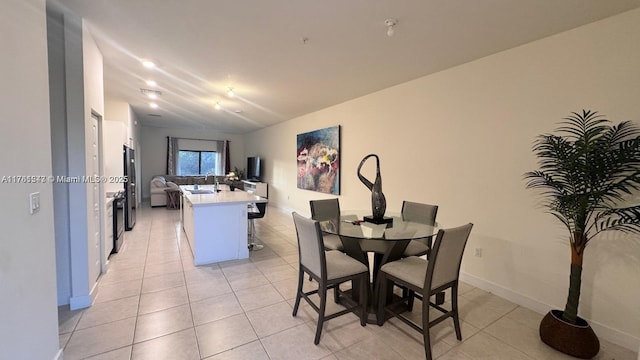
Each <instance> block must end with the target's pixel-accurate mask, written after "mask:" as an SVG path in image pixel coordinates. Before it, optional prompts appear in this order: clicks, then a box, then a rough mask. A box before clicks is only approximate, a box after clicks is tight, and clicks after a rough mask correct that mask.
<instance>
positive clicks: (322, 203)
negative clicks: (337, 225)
mask: <svg viewBox="0 0 640 360" xmlns="http://www.w3.org/2000/svg"><path fill="white" fill-rule="evenodd" d="M309 207H310V208H311V218H312V219H313V220H318V221H325V220H333V219H335V220H336V221H339V220H340V202H339V201H338V198H334V199H324V200H311V201H309ZM323 242H324V249H325V250H338V251H344V246H343V245H342V240H340V237H339V236H338V235H335V234H328V233H323Z"/></svg>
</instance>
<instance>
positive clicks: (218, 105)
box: [215, 101, 222, 110]
mask: <svg viewBox="0 0 640 360" xmlns="http://www.w3.org/2000/svg"><path fill="white" fill-rule="evenodd" d="M215 108H216V110H220V109H221V108H222V106H220V102H218V101H216V105H215Z"/></svg>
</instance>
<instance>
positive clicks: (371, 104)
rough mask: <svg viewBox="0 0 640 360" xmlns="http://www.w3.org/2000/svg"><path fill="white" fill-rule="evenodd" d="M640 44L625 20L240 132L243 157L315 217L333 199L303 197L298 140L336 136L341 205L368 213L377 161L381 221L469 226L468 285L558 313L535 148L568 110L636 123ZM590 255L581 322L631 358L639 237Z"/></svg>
mask: <svg viewBox="0 0 640 360" xmlns="http://www.w3.org/2000/svg"><path fill="white" fill-rule="evenodd" d="M638 39H640V10H633V11H630V12H626V13H623V14H620V15H617V16H614V17H610V18H607V19H604V20H601V21H598V22H595V23H592V24H589V25H586V26H582V27H579V28H576V29H573V30H571V31H567V32H564V33H561V34H557V35H554V36H551V37H548V38H545V39H542V40H539V41H535V42H532V43H529V44H526V45H523V46H520V47H517V48H513V49H510V50H507V51H504V52H500V53H497V54H494V55H491V56H487V57H485V58H482V59H479V60H476V61H473V62H470V63H467V64H463V65H461V66H457V67H454V68H451V69H448V70H445V71H442V72H439V73H436V74H432V75H429V76H425V77H422V78H419V79H416V80H413V81H410V82H406V83H403V84H400V85H397V86H394V87H391V88H388V89H385V90H382V91H379V92H376V93H373V94H370V95H366V96H363V97H361V98H356V99H353V100H350V101H347V102H345V103H342V104H339V105H336V106H332V107H329V108H326V109H323V110H320V111H317V112H314V113H310V114H306V115H304V116H301V117H298V118H295V119H292V120H290V121H287V122H285V123H281V124H278V125H275V126H271V127H269V128H266V129H262V130H259V131H256V132H254V133H251V134H248V135H246V138H245V143H246V152H247V153H251V154H259V155H260V156H262V157H263V159H264V160H265V161H264V164H263V165H264V168H265V180H264V181H266V182H268V183H269V201H270V202H271V203H274V204H276V205H277V206H279V207H281V208H285V209H291V210H296V211H300V212H303V213H306V214H309V203H308V202H309V200H311V199H319V198H327V197H330V196H327V195H326V194H320V193H317V192H312V191H307V190H301V189H297V187H296V160H295V155H294V154H295V152H296V135H297V134H299V133H303V132H308V131H311V130H315V129H320V128H324V127H329V126H334V125H340V126H341V148H340V172H341V184H340V189H341V194H340V197H339V198H340V202H341V204H340V205H341V207H342V208H345V209H358V208H365V209H366V208H368V206H369V204H370V192H369V190H368V189H367V188H366V187H365V186H364V185H363V184H361V183H360V181H359V180H358V178H357V177H356V169H357V166H358V164H359V162H360V160H362V159H363V157H364V156H366V155H367V154H369V153H375V154H378V155H379V156H380V161H381V173H382V180H383V191H384V194H385V196H386V199H387V209H388V210H389V211H399V210H400V206H401V203H402V201H403V200H413V201H418V202H425V203H431V204H438V205H439V206H440V207H439V210H438V220H439V222H440V223H441V224H443V225H444V226H445V227H450V226H456V225H460V224H463V223H466V222H473V223H474V224H475V227H474V229H473V232H472V236H471V238H470V240H469V243H468V245H467V252H466V255H465V257H464V261H463V268H462V271H463V273H464V274H465V275H467V278H468V279H475V280H477V281H476V283H478V284H483V286H485V287H487V288H491V289H493V290H495V291H501V293H502V294H508V295H509V296H510V298H511V299H519V301H520V303H522V304H526V305H528V306H529V307H531V308H534V310H537V311H539V312H545V311H547V310H548V309H550V308H560V309H563V308H564V303H565V300H566V296H567V287H568V277H569V268H570V266H569V264H570V255H569V254H570V253H569V247H568V245H567V240H566V239H567V234H566V230H564V229H563V228H562V227H561V226H560V225H558V224H557V222H556V221H555V218H554V217H552V216H551V215H548V214H545V213H544V209H542V208H541V207H540V206H539V201H540V199H539V198H538V197H537V196H536V195H535V194H534V193H533V192H531V191H528V190H526V189H525V181H524V180H523V174H524V173H525V172H527V171H530V170H533V169H536V168H537V167H538V165H537V160H536V158H535V157H534V155H533V154H532V151H531V146H532V143H533V140H534V139H535V137H536V136H537V135H539V134H543V133H547V132H551V131H553V130H554V129H555V128H556V127H557V125H558V122H559V121H560V120H561V119H562V118H563V117H565V116H567V115H569V114H570V113H571V112H572V111H581V110H582V109H592V110H597V111H599V112H601V113H602V114H605V115H606V116H607V118H609V119H610V120H612V121H614V122H616V123H617V122H619V121H622V120H628V119H635V120H636V121H638V120H640V102H639V101H638V99H640V86H639V84H640V68H639V67H638V64H640V41H638ZM365 170H367V171H365V172H364V173H365V176H366V177H369V178H373V177H374V175H375V174H374V173H373V172H372V168H371V167H368V168H367V169H365ZM633 240H636V241H633ZM474 248H481V249H483V250H482V257H475V256H474V255H473V254H474V251H470V250H469V249H474ZM585 256H586V259H585V263H584V271H583V279H582V280H583V283H582V296H581V305H580V315H581V316H582V317H584V318H586V319H589V320H590V322H591V323H592V325H593V326H594V328H595V329H596V332H597V333H598V334H599V335H600V336H601V337H603V338H605V339H607V340H610V341H613V342H616V343H618V344H621V345H623V346H626V347H628V348H630V349H632V350H634V351H635V350H636V349H637V348H638V345H640V322H639V321H629V319H640V307H639V306H638V299H640V278H639V277H638V274H640V250H639V248H638V243H637V238H636V239H632V238H630V237H623V238H620V239H615V241H609V239H596V240H595V241H594V242H593V243H592V244H591V246H590V247H589V248H588V249H587V250H586V254H585Z"/></svg>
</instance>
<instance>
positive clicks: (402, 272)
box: [378, 223, 473, 360]
mask: <svg viewBox="0 0 640 360" xmlns="http://www.w3.org/2000/svg"><path fill="white" fill-rule="evenodd" d="M472 227H473V224H471V223H469V224H467V225H463V226H460V227H456V228H451V229H446V230H440V231H438V235H437V236H436V241H435V244H434V246H433V249H432V252H431V255H430V256H429V260H425V259H423V258H421V257H417V256H409V257H406V258H403V259H400V260H396V261H392V262H389V263H387V264H384V265H383V266H382V268H380V271H379V273H378V281H380V283H379V286H380V287H381V293H382V294H384V293H386V291H387V289H388V288H389V287H390V286H393V285H394V284H397V285H399V286H402V287H405V288H408V289H410V290H411V291H412V292H415V293H416V294H420V295H422V324H417V323H415V322H414V321H412V320H411V319H409V318H407V317H405V316H403V315H402V314H401V313H399V312H397V311H396V309H397V307H396V306H397V305H398V302H405V301H408V300H409V298H408V297H403V298H402V299H401V300H400V301H398V302H396V303H394V304H385V301H383V300H380V301H379V303H378V319H384V316H385V315H386V314H391V315H392V316H395V317H397V318H398V319H399V320H402V322H404V323H406V324H407V325H409V326H410V327H411V328H413V329H414V330H417V331H419V332H421V333H422V336H423V339H424V351H425V355H426V358H427V360H432V358H433V357H432V355H431V340H430V337H429V329H430V328H431V327H433V326H435V325H437V324H439V323H440V322H442V321H443V320H446V319H447V318H452V319H453V326H454V328H455V331H456V338H457V339H458V340H462V334H461V332H460V319H459V316H458V278H459V276H460V264H461V263H462V255H463V254H464V248H465V246H466V244H467V240H468V239H469V234H470V233H471V228H472ZM449 288H450V289H451V310H447V309H445V308H443V307H441V306H440V305H437V304H436V303H433V302H431V300H430V299H431V296H433V295H436V294H438V293H440V292H442V291H444V290H446V289H449ZM430 307H433V308H434V309H436V310H438V311H440V312H442V313H443V315H441V316H439V317H437V318H435V319H433V320H431V319H430V315H429V308H430Z"/></svg>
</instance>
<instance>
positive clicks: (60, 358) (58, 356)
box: [53, 349, 64, 360]
mask: <svg viewBox="0 0 640 360" xmlns="http://www.w3.org/2000/svg"><path fill="white" fill-rule="evenodd" d="M63 357H64V353H63V352H62V349H58V352H57V353H56V356H55V357H54V358H53V360H63Z"/></svg>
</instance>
